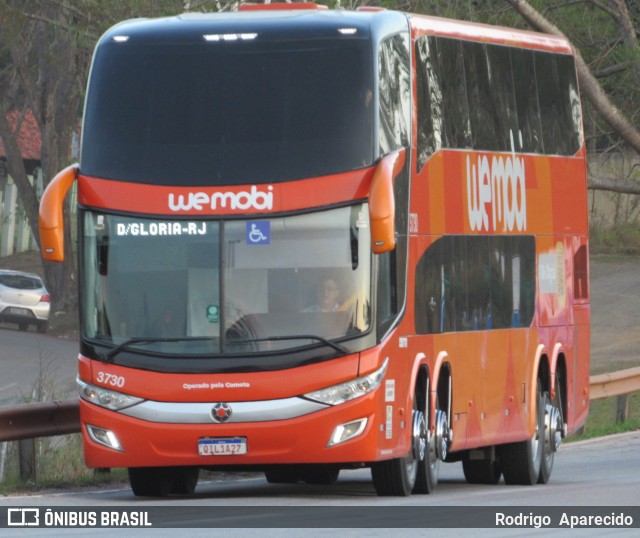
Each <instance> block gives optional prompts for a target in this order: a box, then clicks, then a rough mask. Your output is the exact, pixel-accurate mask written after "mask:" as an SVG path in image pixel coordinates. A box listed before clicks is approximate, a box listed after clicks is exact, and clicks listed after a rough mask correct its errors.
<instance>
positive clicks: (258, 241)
mask: <svg viewBox="0 0 640 538" xmlns="http://www.w3.org/2000/svg"><path fill="white" fill-rule="evenodd" d="M270 243H271V223H270V222H269V221H268V220H259V221H253V222H247V245H268V244H270Z"/></svg>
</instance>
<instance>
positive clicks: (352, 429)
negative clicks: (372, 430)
mask: <svg viewBox="0 0 640 538" xmlns="http://www.w3.org/2000/svg"><path fill="white" fill-rule="evenodd" d="M366 425H367V419H366V418H361V419H358V420H354V421H352V422H347V423H346V424H340V426H338V427H337V428H336V429H335V430H333V435H332V436H331V439H329V443H328V444H327V446H334V445H337V444H339V443H344V442H345V441H348V440H349V439H353V438H354V437H357V436H358V435H360V434H361V433H362V432H363V431H364V429H365V427H366Z"/></svg>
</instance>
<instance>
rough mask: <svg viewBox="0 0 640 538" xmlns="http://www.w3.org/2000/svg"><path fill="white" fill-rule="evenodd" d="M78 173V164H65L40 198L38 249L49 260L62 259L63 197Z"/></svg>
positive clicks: (58, 260)
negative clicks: (65, 166)
mask: <svg viewBox="0 0 640 538" xmlns="http://www.w3.org/2000/svg"><path fill="white" fill-rule="evenodd" d="M77 175H78V165H77V164H72V165H71V166H67V168H65V169H64V170H62V171H61V172H58V174H56V176H55V177H54V178H53V179H52V180H51V182H50V183H49V185H47V188H46V189H45V190H44V192H43V193H42V198H41V200H40V211H39V219H38V221H39V224H40V249H41V250H42V257H43V258H44V259H45V260H47V261H50V262H61V261H64V219H63V216H62V207H63V203H64V197H65V196H66V195H67V192H69V189H70V188H71V185H73V182H74V181H75V180H76V177H77Z"/></svg>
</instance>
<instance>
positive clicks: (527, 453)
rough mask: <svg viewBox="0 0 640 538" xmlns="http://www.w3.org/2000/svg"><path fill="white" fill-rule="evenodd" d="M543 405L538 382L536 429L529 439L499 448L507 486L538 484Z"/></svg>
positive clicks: (541, 452) (543, 427)
mask: <svg viewBox="0 0 640 538" xmlns="http://www.w3.org/2000/svg"><path fill="white" fill-rule="evenodd" d="M545 403H546V399H545V397H544V396H543V394H542V389H541V387H540V381H538V386H537V395H536V409H535V413H536V428H535V431H534V432H533V436H532V437H531V439H528V440H526V441H522V442H520V443H511V444H508V445H503V446H502V447H501V451H500V452H501V457H500V462H501V464H502V474H503V475H504V481H505V483H507V484H518V485H525V486H531V485H534V484H536V483H538V478H539V477H540V470H541V468H542V460H543V453H544V444H545V443H544V437H545V433H544V432H545Z"/></svg>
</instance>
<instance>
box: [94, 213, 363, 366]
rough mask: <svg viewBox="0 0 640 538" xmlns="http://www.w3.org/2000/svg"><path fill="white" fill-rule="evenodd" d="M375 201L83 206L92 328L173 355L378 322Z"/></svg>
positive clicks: (288, 344)
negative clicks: (167, 214) (282, 210)
mask: <svg viewBox="0 0 640 538" xmlns="http://www.w3.org/2000/svg"><path fill="white" fill-rule="evenodd" d="M370 248H371V245H370V237H369V228H368V208H367V205H366V204H364V205H356V206H351V207H343V208H339V209H332V210H328V211H323V212H318V213H310V214H305V215H296V216H290V217H279V218H269V219H253V220H233V221H204V220H198V221H195V220H194V221H176V220H174V221H169V220H159V219H142V218H133V217H126V216H113V215H107V214H102V213H97V212H85V213H84V248H83V252H84V254H83V258H82V259H83V274H84V279H83V293H82V303H83V308H82V312H83V314H82V315H83V330H84V335H83V336H84V337H85V338H87V339H89V340H90V341H91V342H92V343H94V344H98V345H102V346H105V348H106V349H110V348H111V349H113V348H115V347H117V346H121V347H122V348H124V347H126V349H127V350H133V349H135V351H136V352H137V353H146V352H150V353H152V354H168V355H170V356H176V355H180V356H197V355H208V356H211V355H218V354H221V355H237V354H251V353H253V352H265V351H276V352H277V351H286V350H289V349H299V348H301V347H305V346H329V347H333V348H334V349H335V350H337V351H340V350H341V349H342V348H341V347H340V346H339V345H337V344H335V343H334V342H335V341H336V340H338V341H341V340H346V339H348V338H349V337H355V336H359V335H361V334H362V333H364V332H366V331H367V330H368V329H369V324H370V302H371V301H370V294H371V279H370V272H371V271H370V268H371V263H370V260H371V254H370V252H371V251H370Z"/></svg>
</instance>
